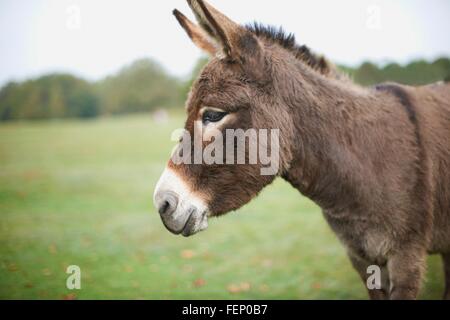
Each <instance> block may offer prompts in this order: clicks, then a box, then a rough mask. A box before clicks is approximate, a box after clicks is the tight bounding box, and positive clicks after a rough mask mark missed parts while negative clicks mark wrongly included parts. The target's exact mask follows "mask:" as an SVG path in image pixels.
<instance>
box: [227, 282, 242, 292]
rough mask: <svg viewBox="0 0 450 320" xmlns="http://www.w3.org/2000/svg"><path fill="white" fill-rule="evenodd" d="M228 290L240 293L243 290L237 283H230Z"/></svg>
mask: <svg viewBox="0 0 450 320" xmlns="http://www.w3.org/2000/svg"><path fill="white" fill-rule="evenodd" d="M227 290H228V292H230V293H239V292H241V288H240V287H239V286H238V285H237V284H233V283H232V284H230V285H228V287H227Z"/></svg>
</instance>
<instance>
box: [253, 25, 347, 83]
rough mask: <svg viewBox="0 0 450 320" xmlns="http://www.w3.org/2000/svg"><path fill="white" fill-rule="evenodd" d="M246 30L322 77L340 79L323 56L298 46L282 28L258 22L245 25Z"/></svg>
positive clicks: (292, 36)
mask: <svg viewBox="0 0 450 320" xmlns="http://www.w3.org/2000/svg"><path fill="white" fill-rule="evenodd" d="M246 29H247V30H249V31H250V32H252V33H253V34H255V35H256V36H257V37H260V38H263V39H265V40H269V41H271V42H273V43H276V44H278V45H280V46H282V47H283V48H285V49H287V50H289V51H290V52H291V53H292V54H293V55H294V56H295V57H296V58H297V59H299V60H301V61H303V62H304V63H305V64H306V65H308V66H309V67H311V68H312V69H314V70H316V71H318V72H320V73H321V74H323V75H327V76H334V77H336V78H340V77H341V76H342V75H340V74H339V72H338V71H337V70H336V68H335V67H334V66H333V65H331V64H330V63H329V62H328V61H327V60H326V59H325V58H324V57H323V56H318V55H316V54H314V53H313V52H311V50H310V49H309V48H308V47H307V46H306V45H298V44H297V43H296V41H295V36H294V34H293V33H286V32H285V31H284V30H283V28H282V27H279V28H276V27H273V26H266V25H263V24H261V23H258V22H254V23H252V24H249V25H246Z"/></svg>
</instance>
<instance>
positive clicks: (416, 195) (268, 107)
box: [171, 0, 450, 299]
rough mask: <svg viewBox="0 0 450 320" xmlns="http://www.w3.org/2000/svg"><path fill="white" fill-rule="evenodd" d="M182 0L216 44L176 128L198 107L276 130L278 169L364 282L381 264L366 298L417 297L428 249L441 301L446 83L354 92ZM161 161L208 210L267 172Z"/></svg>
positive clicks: (445, 242)
mask: <svg viewBox="0 0 450 320" xmlns="http://www.w3.org/2000/svg"><path fill="white" fill-rule="evenodd" d="M189 3H190V4H191V7H192V8H193V10H194V12H195V13H196V16H197V18H198V19H199V22H200V25H201V26H203V27H204V29H205V31H206V32H208V33H209V34H210V35H211V36H212V37H213V38H215V39H216V41H217V43H219V46H220V47H221V48H222V50H223V51H222V52H221V54H222V56H220V57H219V58H218V57H214V58H213V59H212V60H211V61H210V62H209V64H208V65H207V66H206V67H205V68H204V70H203V71H202V73H201V76H200V77H199V79H198V80H197V81H196V82H195V84H194V85H193V88H192V92H191V94H190V97H189V99H188V102H187V112H188V119H187V122H186V129H187V130H188V131H190V132H192V131H193V122H194V121H195V120H198V118H199V109H200V108H201V107H202V106H205V105H206V106H212V107H219V108H221V109H224V110H226V111H228V112H230V113H234V114H235V115H236V117H235V120H234V121H232V122H231V123H227V128H242V129H248V128H256V129H259V128H279V129H280V139H281V141H280V145H281V151H280V157H281V166H280V171H279V174H278V175H279V176H281V177H283V178H284V179H286V180H287V181H289V182H290V183H291V184H292V185H293V186H294V187H295V188H296V189H298V190H299V191H300V192H301V193H302V194H304V195H305V196H307V197H309V198H310V199H312V200H313V201H314V202H315V203H317V204H318V205H319V206H320V207H321V208H322V210H323V213H324V216H325V219H326V220H327V222H328V223H329V225H330V226H331V228H332V229H333V230H334V232H335V233H336V234H337V236H338V237H339V239H340V240H341V241H342V242H343V244H344V245H345V246H346V248H347V250H348V252H349V257H350V259H351V261H352V264H353V265H354V267H355V269H356V270H357V271H358V272H359V274H360V275H361V277H362V279H363V280H365V279H366V268H367V266H368V265H370V264H378V265H380V266H382V267H383V278H384V281H383V283H384V286H383V289H382V290H378V291H377V290H375V291H369V294H370V296H371V298H386V297H389V298H391V299H409V298H416V297H417V295H418V292H419V288H420V284H421V282H422V278H423V275H424V271H425V260H426V255H427V253H442V254H443V257H444V262H445V270H446V279H447V280H446V284H447V289H446V297H447V298H448V297H449V290H450V289H449V287H450V285H449V283H450V271H449V269H450V267H449V265H450V259H449V255H450V170H449V169H450V138H449V137H450V85H449V84H434V85H429V86H423V87H409V86H402V85H398V84H385V85H381V86H377V87H374V88H362V87H359V86H357V85H355V84H353V83H351V81H348V80H347V79H344V80H343V79H342V78H343V77H341V75H340V74H339V73H338V72H337V71H336V70H335V69H334V68H333V67H332V66H331V65H329V64H328V63H327V62H326V61H325V60H324V59H321V58H317V57H316V56H315V55H312V54H311V53H310V52H309V50H306V49H303V51H302V49H300V48H302V47H297V46H296V45H294V43H293V40H292V39H291V38H290V37H286V36H283V35H282V34H278V33H276V32H274V31H273V30H265V29H264V28H262V27H261V26H257V27H253V28H244V27H241V26H238V25H237V24H235V23H232V22H231V20H229V19H228V18H226V17H224V16H223V15H222V14H219V13H218V11H217V10H215V9H213V8H212V7H211V6H210V5H209V4H207V3H206V2H205V1H201V0H198V1H194V0H192V1H189ZM183 27H184V28H186V26H183ZM188 28H189V27H188ZM205 41H207V39H205ZM305 48H306V47H305ZM223 54H224V55H225V56H223ZM224 129H225V128H224ZM171 166H172V167H173V168H174V170H177V171H178V172H181V173H182V175H183V176H184V177H185V179H187V180H188V181H189V182H190V184H191V186H192V187H193V188H194V189H195V190H201V191H202V193H203V194H205V195H207V196H205V197H206V198H207V199H209V207H210V210H211V211H212V213H213V214H215V215H220V214H224V213H226V212H229V211H231V210H235V209H238V208H240V207H241V206H242V205H244V204H245V203H247V202H249V201H250V200H251V199H252V198H254V197H255V196H256V195H257V194H258V192H259V191H260V190H262V189H263V188H264V187H265V186H266V185H268V184H269V183H271V182H272V181H273V180H274V179H275V176H271V177H267V176H261V175H259V167H260V166H259V165H234V166H220V165H213V166H206V165H180V166H175V165H173V164H172V165H171Z"/></svg>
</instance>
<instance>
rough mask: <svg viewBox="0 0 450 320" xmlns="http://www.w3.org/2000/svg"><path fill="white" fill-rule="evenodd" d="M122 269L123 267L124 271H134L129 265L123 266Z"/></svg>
mask: <svg viewBox="0 0 450 320" xmlns="http://www.w3.org/2000/svg"><path fill="white" fill-rule="evenodd" d="M124 269H125V272H127V273H131V272H133V271H134V269H133V267H131V266H125V268H124Z"/></svg>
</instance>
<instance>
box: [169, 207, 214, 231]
mask: <svg viewBox="0 0 450 320" xmlns="http://www.w3.org/2000/svg"><path fill="white" fill-rule="evenodd" d="M188 215H189V216H188V218H187V219H186V222H185V223H184V225H183V226H182V227H181V228H180V229H178V230H176V229H175V228H173V227H172V226H170V224H169V223H167V222H166V221H165V220H164V218H162V217H161V218H162V219H161V220H162V222H163V224H164V227H166V229H167V230H169V231H170V232H171V233H173V234H175V235H180V234H181V235H183V236H184V237H190V236H192V235H194V234H196V233H198V232H200V231H202V230H204V229H206V227H207V226H208V221H207V216H206V212H203V213H201V214H199V213H198V212H197V209H195V208H191V209H190V210H189V213H188Z"/></svg>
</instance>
